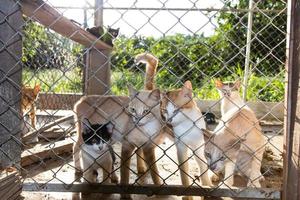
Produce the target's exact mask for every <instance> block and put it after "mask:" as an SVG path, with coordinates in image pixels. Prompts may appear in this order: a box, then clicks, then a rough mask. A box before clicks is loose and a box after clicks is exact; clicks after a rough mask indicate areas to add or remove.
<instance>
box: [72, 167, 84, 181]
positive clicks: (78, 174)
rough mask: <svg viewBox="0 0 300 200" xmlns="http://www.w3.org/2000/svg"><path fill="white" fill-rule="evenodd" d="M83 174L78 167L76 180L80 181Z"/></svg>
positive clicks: (75, 174)
mask: <svg viewBox="0 0 300 200" xmlns="http://www.w3.org/2000/svg"><path fill="white" fill-rule="evenodd" d="M82 176H83V173H82V171H81V170H78V169H76V170H75V173H74V178H75V181H77V182H80V179H81V177H82Z"/></svg>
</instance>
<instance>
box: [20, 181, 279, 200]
mask: <svg viewBox="0 0 300 200" xmlns="http://www.w3.org/2000/svg"><path fill="white" fill-rule="evenodd" d="M23 191H31V192H33V191H41V192H83V193H118V194H145V195H147V196H152V195H177V196H183V195H185V196H186V195H191V196H210V197H238V198H241V199H244V198H245V199H247V198H251V199H280V191H278V190H275V189H269V188H257V189H256V188H236V189H233V188H230V189H227V188H209V187H202V188H201V187H197V186H190V187H188V188H187V187H184V186H182V185H163V186H155V185H143V186H137V185H113V184H111V185H102V184H88V183H73V184H70V185H67V184H62V183H45V184H39V185H38V184H36V183H24V184H23Z"/></svg>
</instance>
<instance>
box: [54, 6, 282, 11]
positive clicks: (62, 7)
mask: <svg viewBox="0 0 300 200" xmlns="http://www.w3.org/2000/svg"><path fill="white" fill-rule="evenodd" d="M53 7H54V8H57V9H83V7H80V6H53ZM85 9H93V10H94V9H95V7H94V6H89V7H85ZM102 9H103V10H152V11H153V10H161V11H186V10H189V11H207V12H214V11H215V12H250V11H252V12H264V13H280V12H282V10H265V9H257V8H256V9H252V10H251V9H236V8H165V7H164V8H147V7H134V8H133V7H102Z"/></svg>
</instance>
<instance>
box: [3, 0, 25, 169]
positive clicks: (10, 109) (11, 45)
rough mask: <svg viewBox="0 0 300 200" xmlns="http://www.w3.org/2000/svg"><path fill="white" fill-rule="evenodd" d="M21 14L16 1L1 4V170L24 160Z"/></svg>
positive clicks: (7, 0) (5, 1)
mask: <svg viewBox="0 0 300 200" xmlns="http://www.w3.org/2000/svg"><path fill="white" fill-rule="evenodd" d="M22 24H23V20H22V11H21V8H20V6H19V4H18V3H16V1H15V0H3V1H1V3H0V30H1V31H0V170H1V168H2V169H3V168H6V167H9V166H11V165H18V164H19V162H20V159H21V145H20V144H21V143H20V137H21V124H22V117H21V116H20V108H21V106H20V96H21V95H20V88H21V78H22V66H21V60H22V59H21V57H22V38H21V35H20V31H21V29H22Z"/></svg>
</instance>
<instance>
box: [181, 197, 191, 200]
mask: <svg viewBox="0 0 300 200" xmlns="http://www.w3.org/2000/svg"><path fill="white" fill-rule="evenodd" d="M182 200H193V197H192V196H185V197H182Z"/></svg>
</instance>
